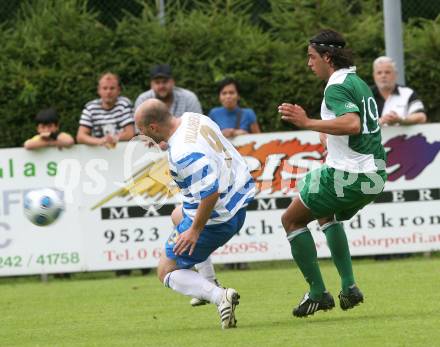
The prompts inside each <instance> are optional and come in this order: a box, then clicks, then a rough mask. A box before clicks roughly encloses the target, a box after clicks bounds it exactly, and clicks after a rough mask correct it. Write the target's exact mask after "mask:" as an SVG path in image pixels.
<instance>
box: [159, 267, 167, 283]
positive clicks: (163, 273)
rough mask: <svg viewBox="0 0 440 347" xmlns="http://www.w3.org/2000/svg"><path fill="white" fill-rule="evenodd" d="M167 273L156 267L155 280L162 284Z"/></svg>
mask: <svg viewBox="0 0 440 347" xmlns="http://www.w3.org/2000/svg"><path fill="white" fill-rule="evenodd" d="M168 272H169V271H166V269H164V268H161V267H158V268H157V278H158V279H159V281H160V282H161V283H163V280H164V279H165V276H166V275H167V274H168Z"/></svg>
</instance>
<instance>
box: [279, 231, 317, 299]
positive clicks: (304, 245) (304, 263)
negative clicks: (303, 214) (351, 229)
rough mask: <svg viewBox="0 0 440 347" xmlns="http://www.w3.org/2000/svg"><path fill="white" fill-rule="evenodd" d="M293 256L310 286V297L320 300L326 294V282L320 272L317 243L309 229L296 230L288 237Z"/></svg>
mask: <svg viewBox="0 0 440 347" xmlns="http://www.w3.org/2000/svg"><path fill="white" fill-rule="evenodd" d="M287 239H288V240H289V242H290V249H291V251H292V256H293V258H294V259H295V261H296V264H297V265H298V267H299V269H300V270H301V272H302V274H303V276H304V278H305V279H306V281H307V283H308V284H309V285H310V297H311V298H312V299H313V300H319V299H320V298H321V297H322V293H324V292H325V285H324V281H323V280H322V276H321V271H320V270H319V265H318V257H317V254H316V247H315V242H314V241H313V237H312V234H311V233H310V230H309V229H307V227H305V228H303V229H299V230H295V231H293V232H292V233H290V234H288V235H287Z"/></svg>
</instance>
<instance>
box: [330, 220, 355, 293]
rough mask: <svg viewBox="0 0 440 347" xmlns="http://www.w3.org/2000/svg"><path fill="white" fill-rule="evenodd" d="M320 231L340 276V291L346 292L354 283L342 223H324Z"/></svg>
mask: <svg viewBox="0 0 440 347" xmlns="http://www.w3.org/2000/svg"><path fill="white" fill-rule="evenodd" d="M322 231H323V232H324V233H325V237H326V238H327V245H328V248H329V249H330V252H331V254H332V258H333V262H334V263H335V265H336V268H337V269H338V272H339V276H340V277H341V286H342V292H343V293H344V294H347V293H348V289H349V287H350V286H352V285H353V284H354V276H353V268H352V266H351V256H350V249H349V247H348V241H347V236H346V235H345V231H344V226H343V225H342V223H330V225H328V226H326V225H324V228H323V229H322Z"/></svg>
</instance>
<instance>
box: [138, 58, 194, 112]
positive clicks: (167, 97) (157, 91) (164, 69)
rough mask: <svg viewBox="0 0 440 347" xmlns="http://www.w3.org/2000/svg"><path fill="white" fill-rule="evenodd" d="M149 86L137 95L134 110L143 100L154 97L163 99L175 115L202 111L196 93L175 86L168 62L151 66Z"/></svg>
mask: <svg viewBox="0 0 440 347" xmlns="http://www.w3.org/2000/svg"><path fill="white" fill-rule="evenodd" d="M150 88H151V89H150V90H147V91H146V92H144V93H142V94H141V95H139V96H138V98H137V99H136V102H135V107H134V108H135V110H136V109H137V108H138V107H139V105H140V104H142V103H143V102H144V101H145V100H147V99H153V98H155V99H159V100H161V101H163V102H164V103H165V104H166V105H167V106H168V109H169V110H170V113H171V114H173V115H175V116H176V117H180V116H181V115H182V114H183V113H185V112H195V113H202V106H201V105H200V102H199V99H198V98H197V95H196V94H194V93H193V92H192V91H190V90H188V89H184V88H180V87H176V85H175V81H174V78H173V74H172V69H171V66H169V65H168V64H162V65H155V66H153V68H152V69H151V70H150Z"/></svg>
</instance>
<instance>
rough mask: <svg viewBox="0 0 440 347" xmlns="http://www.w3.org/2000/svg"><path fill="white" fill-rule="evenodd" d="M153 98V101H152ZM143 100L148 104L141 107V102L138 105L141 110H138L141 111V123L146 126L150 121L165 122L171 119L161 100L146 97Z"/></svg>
mask: <svg viewBox="0 0 440 347" xmlns="http://www.w3.org/2000/svg"><path fill="white" fill-rule="evenodd" d="M153 100H155V101H154V102H153ZM156 101H157V102H156ZM145 102H147V103H148V106H146V107H142V104H141V105H140V106H139V109H140V110H141V111H140V112H142V113H141V115H142V124H143V125H145V126H148V125H150V124H151V123H157V124H165V123H166V122H168V120H169V119H171V117H172V115H171V113H170V110H169V109H168V106H167V105H166V104H165V103H164V102H162V101H161V100H159V99H148V100H146V101H145Z"/></svg>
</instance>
